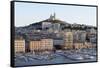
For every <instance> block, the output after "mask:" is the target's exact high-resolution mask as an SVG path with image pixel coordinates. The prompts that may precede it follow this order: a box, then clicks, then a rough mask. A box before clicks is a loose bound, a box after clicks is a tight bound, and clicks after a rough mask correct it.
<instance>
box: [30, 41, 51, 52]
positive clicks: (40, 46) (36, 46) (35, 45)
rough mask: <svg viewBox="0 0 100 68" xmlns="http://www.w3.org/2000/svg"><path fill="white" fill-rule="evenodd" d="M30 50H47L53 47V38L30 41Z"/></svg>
mask: <svg viewBox="0 0 100 68" xmlns="http://www.w3.org/2000/svg"><path fill="white" fill-rule="evenodd" d="M29 47H30V51H31V52H34V51H48V50H52V49H53V39H41V40H32V41H30V45H29Z"/></svg>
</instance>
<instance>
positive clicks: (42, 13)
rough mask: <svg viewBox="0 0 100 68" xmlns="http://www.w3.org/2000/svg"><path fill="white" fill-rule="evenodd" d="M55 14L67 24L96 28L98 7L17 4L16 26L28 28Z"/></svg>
mask: <svg viewBox="0 0 100 68" xmlns="http://www.w3.org/2000/svg"><path fill="white" fill-rule="evenodd" d="M54 12H55V13H56V18H57V19H60V20H62V21H65V22H67V23H71V24H73V23H77V24H86V25H92V26H96V7H84V6H71V5H54V4H52V5H51V4H39V3H18V2H16V3H15V26H17V27H19V26H26V25H29V24H32V23H35V22H39V21H42V20H45V19H48V18H49V16H50V15H51V14H53V13H54ZM65 13H66V14H65Z"/></svg>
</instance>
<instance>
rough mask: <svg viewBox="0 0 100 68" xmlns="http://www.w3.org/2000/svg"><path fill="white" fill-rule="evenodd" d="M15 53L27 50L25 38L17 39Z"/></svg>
mask: <svg viewBox="0 0 100 68" xmlns="http://www.w3.org/2000/svg"><path fill="white" fill-rule="evenodd" d="M14 43H15V45H14V47H15V53H20V52H22V53H24V52H25V40H24V39H15V41H14Z"/></svg>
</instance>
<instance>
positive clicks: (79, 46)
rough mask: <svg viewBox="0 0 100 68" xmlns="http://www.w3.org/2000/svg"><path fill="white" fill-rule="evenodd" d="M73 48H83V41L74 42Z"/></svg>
mask: <svg viewBox="0 0 100 68" xmlns="http://www.w3.org/2000/svg"><path fill="white" fill-rule="evenodd" d="M74 48H75V49H81V48H85V46H84V45H83V43H74Z"/></svg>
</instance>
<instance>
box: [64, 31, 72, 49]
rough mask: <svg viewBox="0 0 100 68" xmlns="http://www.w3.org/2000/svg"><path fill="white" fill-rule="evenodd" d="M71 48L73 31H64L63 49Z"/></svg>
mask: <svg viewBox="0 0 100 68" xmlns="http://www.w3.org/2000/svg"><path fill="white" fill-rule="evenodd" d="M72 48H73V33H72V32H64V49H72Z"/></svg>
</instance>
